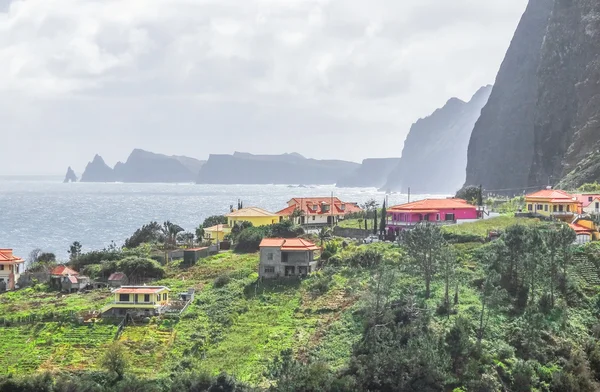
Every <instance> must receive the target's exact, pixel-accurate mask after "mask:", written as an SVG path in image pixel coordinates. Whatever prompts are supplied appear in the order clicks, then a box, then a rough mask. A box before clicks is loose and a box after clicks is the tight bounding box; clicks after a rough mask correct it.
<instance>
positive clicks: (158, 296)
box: [156, 294, 160, 302]
mask: <svg viewBox="0 0 600 392" xmlns="http://www.w3.org/2000/svg"><path fill="white" fill-rule="evenodd" d="M156 301H158V302H160V294H158V295H157V296H156Z"/></svg>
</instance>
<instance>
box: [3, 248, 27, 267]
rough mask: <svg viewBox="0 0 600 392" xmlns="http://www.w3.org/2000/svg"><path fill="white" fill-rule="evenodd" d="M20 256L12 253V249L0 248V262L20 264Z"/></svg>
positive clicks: (21, 260)
mask: <svg viewBox="0 0 600 392" xmlns="http://www.w3.org/2000/svg"><path fill="white" fill-rule="evenodd" d="M24 262H25V260H23V259H22V258H20V257H17V256H15V255H13V250H12V249H0V264H21V263H24Z"/></svg>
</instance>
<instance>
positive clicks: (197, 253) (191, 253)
mask: <svg viewBox="0 0 600 392" xmlns="http://www.w3.org/2000/svg"><path fill="white" fill-rule="evenodd" d="M208 254H209V251H208V247H204V248H194V249H186V250H184V251H183V264H184V265H194V264H196V262H197V261H198V260H200V259H203V258H205V257H208Z"/></svg>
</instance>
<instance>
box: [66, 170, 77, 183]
mask: <svg viewBox="0 0 600 392" xmlns="http://www.w3.org/2000/svg"><path fill="white" fill-rule="evenodd" d="M63 182H64V183H65V184H66V183H68V182H77V176H76V175H75V172H74V171H73V169H71V166H69V168H68V169H67V174H66V175H65V180H64V181H63Z"/></svg>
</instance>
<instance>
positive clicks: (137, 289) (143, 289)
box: [113, 286, 170, 294]
mask: <svg viewBox="0 0 600 392" xmlns="http://www.w3.org/2000/svg"><path fill="white" fill-rule="evenodd" d="M164 290H167V291H170V290H169V289H168V288H166V287H164V286H122V287H120V288H118V289H116V290H114V291H113V293H116V294H156V293H159V292H161V291H164Z"/></svg>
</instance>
